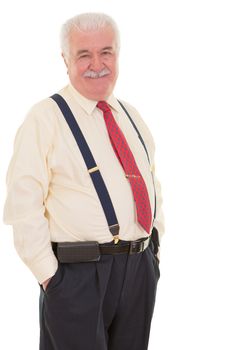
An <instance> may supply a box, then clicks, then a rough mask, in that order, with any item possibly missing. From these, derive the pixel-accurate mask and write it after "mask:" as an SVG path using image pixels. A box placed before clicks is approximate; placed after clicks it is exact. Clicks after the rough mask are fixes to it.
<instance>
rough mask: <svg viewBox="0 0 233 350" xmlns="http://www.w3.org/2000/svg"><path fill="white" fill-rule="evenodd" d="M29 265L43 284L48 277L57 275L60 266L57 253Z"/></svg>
mask: <svg viewBox="0 0 233 350" xmlns="http://www.w3.org/2000/svg"><path fill="white" fill-rule="evenodd" d="M28 267H29V269H30V270H31V271H32V273H33V275H34V276H35V277H36V279H37V281H38V282H39V283H40V284H42V283H43V282H44V281H46V280H47V279H48V278H50V277H52V276H54V275H55V272H56V271H57V268H58V261H57V259H56V257H55V255H50V256H48V257H46V258H44V259H43V260H40V261H37V262H36V263H34V264H30V265H29V266H28Z"/></svg>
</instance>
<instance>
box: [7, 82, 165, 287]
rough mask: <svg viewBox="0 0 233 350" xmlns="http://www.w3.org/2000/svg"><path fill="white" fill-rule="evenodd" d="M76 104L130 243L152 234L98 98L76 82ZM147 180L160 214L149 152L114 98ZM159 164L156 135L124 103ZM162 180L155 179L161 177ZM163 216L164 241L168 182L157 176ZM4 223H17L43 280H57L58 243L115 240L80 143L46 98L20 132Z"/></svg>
mask: <svg viewBox="0 0 233 350" xmlns="http://www.w3.org/2000/svg"><path fill="white" fill-rule="evenodd" d="M59 94H61V95H62V96H63V97H64V98H65V100H66V101H67V103H68V104H69V106H70V108H71V110H72V112H73V114H74V116H75V118H76V119H77V121H78V124H79V126H80V128H81V130H82V132H83V134H84V136H85V138H86V140H87V143H88V145H89V147H90V149H91V152H92V154H93V156H94V159H95V161H96V163H97V165H98V167H99V169H100V172H101V174H102V177H103V179H104V182H105V184H106V187H107V189H108V191H109V195H110V197H111V200H112V203H113V206H114V209H115V212H116V216H117V218H118V222H119V225H120V232H119V236H120V239H122V240H136V239H138V238H142V237H148V234H147V233H146V232H145V231H144V230H143V228H142V227H141V226H140V224H138V223H137V221H136V208H135V204H134V199H133V195H132V190H131V187H130V184H129V181H128V180H127V178H126V177H125V174H124V171H123V168H122V166H121V164H120V162H119V161H118V159H117V157H116V155H115V153H114V151H113V148H112V145H111V142H110V140H109V136H108V132H107V129H106V126H105V121H104V118H103V114H102V111H100V110H99V109H98V108H97V107H96V104H97V101H93V100H88V99H86V98H85V97H83V96H82V95H80V94H79V93H78V91H76V89H74V87H73V86H72V85H68V86H66V87H65V88H64V89H62V90H61V91H59ZM107 102H108V104H109V105H110V106H111V109H112V112H113V115H114V117H115V118H116V121H117V123H118V124H119V126H120V128H121V130H122V131H123V133H124V135H125V136H126V139H127V141H128V144H129V146H130V148H131V151H132V153H133V155H134V157H135V160H136V162H137V165H138V167H139V170H140V171H141V173H142V176H143V178H144V180H145V183H146V186H147V189H148V193H149V198H150V202H151V209H152V215H153V212H154V189H153V181H152V174H151V170H152V168H154V166H152V167H150V165H149V162H148V159H147V156H146V152H145V150H144V148H143V146H142V144H141V142H140V140H139V138H138V136H137V133H136V131H135V129H134V128H133V126H132V124H131V122H130V121H129V118H128V116H127V115H126V114H125V112H124V111H123V110H122V108H121V106H120V105H119V103H118V101H117V100H116V98H115V97H114V96H113V95H111V96H110V97H109V98H108V100H107ZM124 105H125V107H126V109H127V110H128V112H129V114H130V116H131V117H132V118H133V120H134V122H135V124H136V125H137V127H138V129H139V131H140V133H141V135H142V137H143V140H144V142H145V144H146V147H147V150H148V153H149V157H150V159H151V163H152V165H153V159H154V141H153V138H152V135H151V133H150V131H149V129H148V128H147V126H146V125H145V123H144V122H143V120H142V119H141V117H140V116H139V114H138V112H137V111H136V110H135V109H134V108H133V107H132V106H130V105H129V104H126V103H125V102H124ZM153 176H154V175H153ZM155 186H156V195H157V217H156V220H155V222H154V223H153V224H154V226H156V228H157V229H158V231H159V235H160V236H161V235H162V233H163V216H162V211H161V202H162V199H161V193H160V185H159V183H158V181H157V179H156V178H155ZM7 188H8V194H7V199H6V203H5V208H4V221H5V223H6V224H11V225H12V226H13V232H14V244H15V248H16V250H17V252H18V254H19V256H20V257H21V259H22V260H23V261H24V262H25V264H26V265H27V266H28V267H29V269H30V270H31V271H32V273H33V274H34V276H35V277H36V279H37V280H38V281H39V283H42V282H43V281H45V280H46V279H47V278H49V277H51V276H53V275H54V274H55V272H56V269H57V259H56V257H55V256H54V254H53V251H52V248H51V243H50V242H51V241H55V242H62V241H69V242H71V241H85V240H96V241H98V242H99V243H105V242H110V241H112V239H113V237H112V235H111V233H110V231H109V228H108V224H107V221H106V218H105V215H104V212H103V209H102V206H101V204H100V202H99V198H98V195H97V193H96V190H95V188H94V186H93V183H92V180H91V177H90V175H89V173H88V171H87V168H86V165H85V163H84V160H83V157H82V155H81V153H80V151H79V148H78V146H77V144H76V141H75V139H74V137H73V135H72V133H71V131H70V129H69V127H68V125H67V123H66V121H65V119H64V117H63V115H62V114H61V112H60V110H59V108H58V106H57V104H56V103H55V102H54V101H53V100H52V99H51V98H46V99H44V100H42V101H40V102H39V103H37V104H36V105H34V106H33V107H32V108H31V110H30V111H29V113H28V115H27V117H26V118H25V120H24V122H23V124H22V126H21V127H20V128H19V130H18V132H17V135H16V138H15V144H14V154H13V157H12V160H11V162H10V166H9V169H8V173H7Z"/></svg>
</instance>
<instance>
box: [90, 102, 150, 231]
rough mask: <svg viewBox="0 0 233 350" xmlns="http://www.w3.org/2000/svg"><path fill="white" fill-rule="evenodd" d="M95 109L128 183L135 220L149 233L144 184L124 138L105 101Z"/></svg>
mask: <svg viewBox="0 0 233 350" xmlns="http://www.w3.org/2000/svg"><path fill="white" fill-rule="evenodd" d="M97 107H98V108H99V109H101V110H102V111H103V114H104V120H105V123H106V126H107V129H108V134H109V137H110V141H111V143H112V146H113V149H114V151H115V153H116V155H117V157H118V159H119V161H120V163H121V165H122V167H123V169H124V171H125V174H126V177H127V178H128V180H129V182H130V185H131V189H132V192H133V196H134V200H135V203H136V208H137V220H138V222H139V224H140V225H141V226H142V227H143V228H144V229H145V230H146V231H147V232H148V233H150V229H151V222H152V214H151V207H150V201H149V196H148V192H147V189H146V184H145V182H144V180H143V177H142V175H141V173H140V171H139V169H138V167H137V164H136V161H135V159H134V156H133V154H132V152H131V150H130V148H129V145H128V143H127V141H126V138H125V136H124V134H123V132H122V131H121V129H120V128H119V126H118V125H117V123H116V121H115V119H114V117H113V115H112V112H111V109H110V107H109V105H108V104H107V102H105V101H99V102H98V103H97Z"/></svg>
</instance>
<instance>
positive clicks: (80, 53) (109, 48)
mask: <svg viewBox="0 0 233 350" xmlns="http://www.w3.org/2000/svg"><path fill="white" fill-rule="evenodd" d="M105 50H113V47H112V46H106V47H103V48H102V49H101V50H100V51H105ZM89 52H90V51H89V50H86V49H85V50H78V52H77V56H79V55H82V54H85V53H89Z"/></svg>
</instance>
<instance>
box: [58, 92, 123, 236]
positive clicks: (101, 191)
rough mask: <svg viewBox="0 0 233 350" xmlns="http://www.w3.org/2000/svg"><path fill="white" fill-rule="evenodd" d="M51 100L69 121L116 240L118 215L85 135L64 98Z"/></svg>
mask: <svg viewBox="0 0 233 350" xmlns="http://www.w3.org/2000/svg"><path fill="white" fill-rule="evenodd" d="M51 98H52V99H53V100H54V101H55V102H56V103H57V104H58V107H59V108H60V110H61V112H62V114H63V116H64V118H65V120H66V121H67V123H68V125H69V127H70V130H71V132H72V134H73V136H74V138H75V140H76V143H77V145H78V147H79V149H80V152H81V153H82V156H83V159H84V161H85V163H86V166H87V169H88V172H89V174H90V176H91V179H92V182H93V185H94V187H95V189H96V192H97V195H98V197H99V200H100V203H101V205H102V208H103V211H104V214H105V216H106V219H107V222H108V226H109V230H110V232H111V234H112V235H113V236H115V237H114V238H116V236H118V234H119V228H120V227H119V224H118V220H117V217H116V213H115V210H114V208H113V204H112V201H111V198H110V196H109V193H108V190H107V187H106V185H105V183H104V180H103V178H102V175H101V173H100V171H99V168H98V166H97V164H96V162H95V160H94V158H93V155H92V153H91V151H90V148H89V146H88V144H87V142H86V140H85V137H84V136H83V133H82V131H81V129H80V128H79V125H78V123H77V121H76V119H75V117H74V115H73V113H72V112H71V110H70V107H69V106H68V104H67V103H66V101H65V100H64V98H63V97H62V96H61V95H59V94H55V95H53V96H51Z"/></svg>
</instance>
